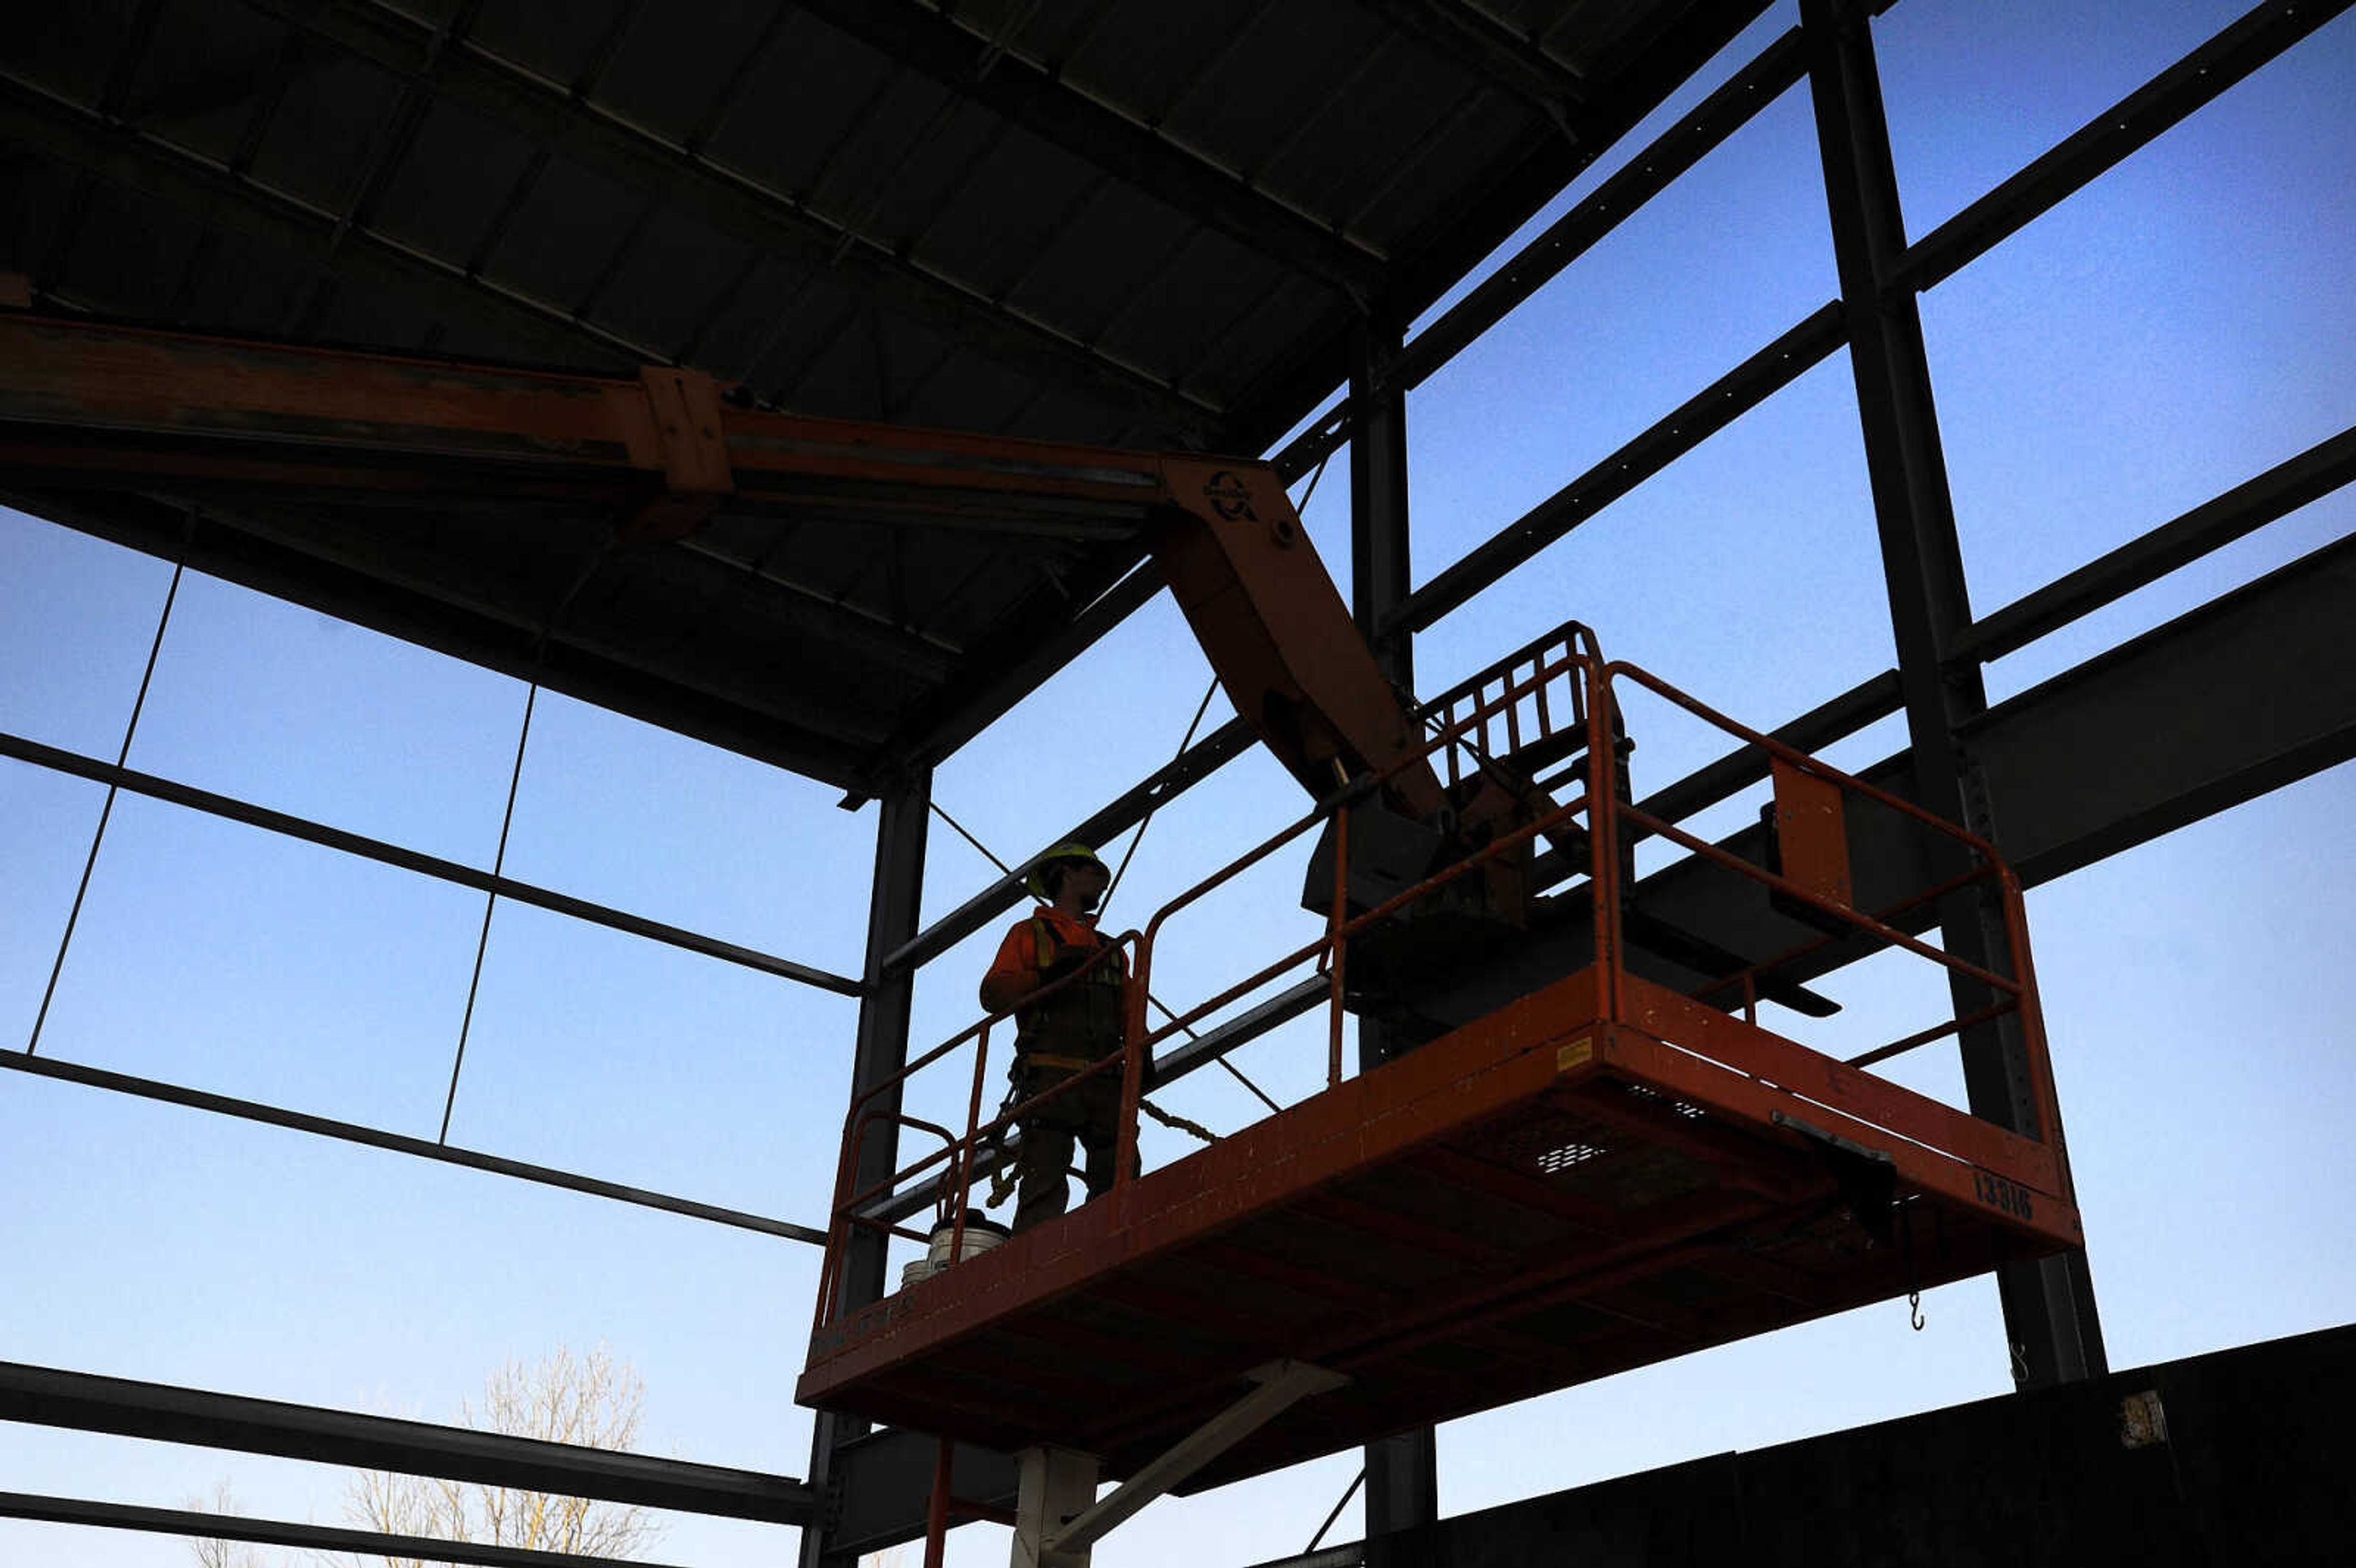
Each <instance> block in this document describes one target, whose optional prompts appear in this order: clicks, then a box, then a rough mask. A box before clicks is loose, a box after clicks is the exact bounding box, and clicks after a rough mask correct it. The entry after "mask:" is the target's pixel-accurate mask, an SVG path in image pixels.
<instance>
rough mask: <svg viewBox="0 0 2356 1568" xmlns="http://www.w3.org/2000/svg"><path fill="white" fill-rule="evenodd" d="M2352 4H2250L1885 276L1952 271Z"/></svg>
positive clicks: (1922, 285) (1915, 282) (2332, 0)
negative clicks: (2214, 34)
mask: <svg viewBox="0 0 2356 1568" xmlns="http://www.w3.org/2000/svg"><path fill="white" fill-rule="evenodd" d="M2349 4H2350V0H2268V3H2267V4H2265V5H2259V6H2256V7H2255V8H2254V9H2252V10H2251V11H2249V12H2248V13H2246V14H2245V15H2244V16H2242V17H2241V19H2240V20H2238V21H2236V22H2234V23H2233V25H2232V26H2231V27H2227V28H2225V29H2224V30H2223V31H2222V32H2221V33H2219V34H2217V35H2216V36H2215V37H2211V39H2209V41H2208V42H2206V43H2204V44H2202V45H2201V47H2200V48H2197V49H2194V50H2193V51H2192V52H2191V53H2190V54H2189V55H2186V56H2185V57H2184V58H2183V59H2180V60H2179V61H2177V62H2176V64H2174V65H2172V66H2170V67H2169V68H2168V69H2166V70H2164V71H2161V72H2160V73H2159V74H2158V76H2156V77H2154V78H2152V79H2151V80H2149V81H2147V82H2146V83H2145V84H2144V85H2143V86H2141V87H2139V88H2137V89H2136V90H2135V91H2133V92H2131V93H2129V94H2127V95H2126V97H2125V98H2122V99H2121V100H2119V101H2117V102H2116V103H2115V104H2113V105H2111V107H2110V108H2108V109H2106V110H2104V112H2102V113H2100V114H2097V115H2095V116H2094V119H2092V120H2090V121H2088V122H2087V123H2085V124H2084V125H2083V127H2081V128H2080V129H2079V130H2077V131H2075V132H2073V133H2071V134H2070V135H2069V136H2068V137H2066V138H2064V139H2063V140H2062V141H2061V144H2059V145H2057V146H2055V147H2054V148H2053V149H2052V151H2051V152H2049V153H2047V154H2046V155H2044V156H2042V157H2040V158H2039V159H2037V160H2036V161H2035V162H2034V163H2031V164H2030V165H2029V166H2028V167H2026V168H2024V169H2022V170H2020V171H2019V173H2018V174H2015V175H2014V176H2012V177H2011V178H2010V179H2008V180H2006V181H2004V182H2003V183H2002V184H2000V185H1998V186H1997V187H1996V188H1995V189H1994V190H1991V191H1989V192H1988V193H1987V195H1986V196H1984V197H1980V198H1979V199H1978V200H1977V201H1975V202H1973V203H1972V204H1971V205H1970V206H1969V207H1966V208H1964V209H1963V210H1962V211H1961V212H1959V213H1957V214H1955V216H1954V217H1953V218H1951V219H1947V221H1946V222H1944V223H1942V224H1941V225H1939V227H1938V228H1936V229H1933V230H1931V232H1930V233H1928V234H1926V235H1924V236H1923V237H1922V239H1920V240H1916V241H1915V242H1914V243H1913V244H1912V245H1911V246H1908V247H1907V248H1906V251H1905V254H1904V256H1903V257H1902V258H1901V260H1900V261H1899V263H1898V265H1897V268H1896V269H1895V272H1894V273H1893V275H1892V278H1891V282H1892V283H1895V284H1896V285H1897V286H1899V287H1901V288H1908V289H1913V290H1916V291H1918V292H1919V291H1921V290H1923V289H1928V288H1931V287H1932V286H1933V285H1934V284H1936V283H1940V282H1941V281H1942V280H1944V279H1945V278H1948V277H1951V276H1953V275H1954V273H1956V272H1960V271H1961V270H1962V269H1963V268H1965V267H1966V266H1968V265H1970V264H1971V262H1972V261H1975V260H1976V259H1977V258H1978V257H1980V256H1982V255H1985V254H1986V253H1987V251H1990V250H1992V249H1994V248H1995V247H1996V246H1997V244H1998V243H1999V242H2001V241H2002V240H2005V239H2007V238H2008V237H2009V236H2011V235H2013V234H2016V233H2018V232H2019V230H2021V229H2025V228H2027V227H2028V226H2029V224H2030V223H2032V222H2034V221H2035V220H2036V219H2039V218H2040V217H2042V216H2043V215H2044V214H2045V213H2047V212H2050V211H2051V210H2052V209H2053V208H2056V207H2058V206H2060V205H2061V203H2062V202H2063V201H2064V200H2066V199H2068V198H2069V197H2071V196H2072V195H2074V194H2075V193H2076V192H2078V191H2080V190H2082V189H2083V188H2084V187H2086V186H2087V185H2089V184H2091V183H2093V181H2094V180H2095V179H2096V178H2098V177H2099V176H2102V175H2103V174H2104V173H2105V172H2106V171H2108V170H2109V169H2111V168H2113V167H2114V166H2115V165H2118V164H2119V163H2121V162H2122V161H2124V160H2125V159H2126V157H2127V156H2128V155H2130V154H2132V153H2134V152H2136V150H2137V149H2138V148H2141V147H2142V146H2144V145H2145V144H2147V143H2148V142H2150V141H2152V140H2153V139H2154V138H2156V137H2158V135H2159V134H2160V133H2163V132H2165V131H2167V130H2168V129H2169V127H2170V126H2172V125H2174V124H2176V123H2178V122H2179V121H2180V120H2182V119H2183V118H2184V117H2185V116H2187V115H2189V114H2190V113H2191V112H2193V111H2195V110H2197V109H2199V108H2201V106H2202V105H2203V104H2205V103H2208V102H2209V101H2211V100H2212V99H2214V98H2216V97H2217V96H2218V95H2219V94H2221V93H2222V92H2223V91H2225V90H2226V89H2228V88H2230V87H2232V86H2233V85H2234V84H2235V83H2237V82H2239V81H2241V80H2244V78H2246V77H2247V76H2249V75H2250V73H2251V72H2253V71H2254V70H2256V69H2258V68H2259V67H2261V66H2263V65H2265V64H2266V63H2267V62H2268V61H2269V60H2272V59H2275V58H2276V56H2278V55H2280V54H2282V53H2283V52H2284V51H2285V50H2286V49H2288V48H2290V47H2291V46H2292V45H2294V44H2297V42H2299V40H2301V39H2302V38H2305V37H2308V35H2309V34H2311V33H2313V32H2314V31H2315V30H2316V29H2317V28H2319V27H2322V26H2323V25H2324V24H2325V23H2327V22H2329V21H2331V20H2332V19H2333V18H2334V17H2336V16H2340V14H2341V13H2342V12H2344V11H2346V10H2347V9H2348V6H2349Z"/></svg>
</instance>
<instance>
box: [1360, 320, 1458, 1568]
mask: <svg viewBox="0 0 2356 1568" xmlns="http://www.w3.org/2000/svg"><path fill="white" fill-rule="evenodd" d="M1401 339H1402V335H1401V334H1400V333H1398V331H1396V330H1393V329H1391V328H1389V327H1387V326H1386V325H1376V324H1372V323H1368V324H1364V325H1362V326H1361V328H1360V332H1359V337H1358V342H1357V345H1356V348H1355V353H1354V354H1353V356H1352V361H1353V363H1352V367H1351V377H1350V404H1349V406H1350V411H1351V421H1350V564H1351V571H1350V612H1351V615H1352V618H1353V619H1355V621H1356V622H1357V625H1358V630H1359V633H1360V634H1361V635H1363V636H1365V639H1366V642H1367V644H1368V645H1369V646H1371V647H1372V648H1373V649H1374V652H1375V662H1376V664H1377V665H1378V666H1379V667H1381V669H1382V672H1383V674H1384V675H1386V676H1387V677H1389V678H1390V680H1391V682H1392V684H1393V685H1395V686H1397V687H1398V688H1399V689H1400V690H1402V691H1406V692H1408V693H1412V692H1413V691H1414V689H1415V631H1414V628H1413V627H1412V626H1409V625H1407V624H1403V623H1401V622H1399V621H1398V620H1396V619H1395V618H1394V617H1395V616H1396V615H1397V613H1398V607H1399V606H1400V605H1401V604H1402V603H1405V602H1406V601H1407V598H1408V588H1409V584H1410V582H1411V581H1412V577H1411V574H1410V569H1409V553H1410V539H1411V536H1410V533H1409V528H1408V467H1407V462H1408V445H1407V389H1406V387H1405V386H1404V385H1402V384H1400V382H1399V381H1398V379H1396V378H1394V377H1392V376H1391V375H1390V373H1389V372H1390V368H1391V366H1392V363H1393V362H1394V361H1395V360H1396V359H1397V358H1398V353H1399V349H1400V345H1401ZM1395 1049H1396V1042H1395V1040H1393V1039H1392V1038H1391V1031H1390V1030H1389V1029H1387V1027H1386V1026H1385V1025H1384V1024H1383V1023H1382V1022H1381V1021H1380V1020H1378V1019H1365V1018H1362V1019H1359V1020H1358V1071H1360V1072H1367V1071H1369V1070H1371V1069H1373V1068H1376V1067H1379V1066H1381V1065H1382V1064H1383V1063H1384V1062H1386V1061H1389V1060H1390V1058H1391V1056H1392V1054H1393V1052H1394V1051H1395ZM1365 1455H1366V1504H1365V1507H1366V1542H1367V1545H1366V1551H1367V1563H1368V1568H1422V1563H1423V1561H1424V1553H1423V1551H1422V1549H1421V1546H1420V1541H1419V1537H1418V1536H1417V1535H1416V1534H1415V1533H1414V1532H1415V1531H1419V1530H1421V1529H1422V1528H1423V1527H1425V1526H1428V1525H1430V1523H1431V1522H1432V1521H1433V1520H1437V1519H1438V1518H1439V1517H1440V1461H1439V1456H1438V1455H1439V1451H1438V1448H1437V1446H1436V1445H1435V1441H1434V1437H1433V1434H1432V1429H1431V1428H1430V1427H1429V1426H1426V1427H1422V1428H1420V1429H1419V1430H1416V1431H1413V1432H1407V1433H1402V1434H1400V1435H1398V1436H1395V1437H1387V1438H1385V1439H1383V1440H1382V1441H1380V1442H1377V1443H1370V1444H1368V1445H1366V1449H1365Z"/></svg>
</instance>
